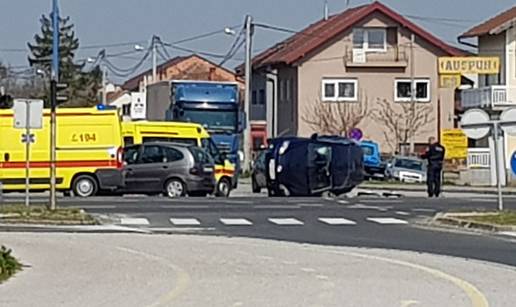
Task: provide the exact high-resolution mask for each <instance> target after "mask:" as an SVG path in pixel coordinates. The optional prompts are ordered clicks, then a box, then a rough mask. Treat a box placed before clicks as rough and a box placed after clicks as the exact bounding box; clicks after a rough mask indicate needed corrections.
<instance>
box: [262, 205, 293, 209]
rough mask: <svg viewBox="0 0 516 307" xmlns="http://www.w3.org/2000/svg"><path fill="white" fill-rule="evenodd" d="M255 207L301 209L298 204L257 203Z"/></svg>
mask: <svg viewBox="0 0 516 307" xmlns="http://www.w3.org/2000/svg"><path fill="white" fill-rule="evenodd" d="M253 208H254V209H299V208H301V207H300V206H297V205H283V206H282V205H256V206H253Z"/></svg>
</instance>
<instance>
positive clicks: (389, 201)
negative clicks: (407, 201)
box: [360, 199, 403, 204]
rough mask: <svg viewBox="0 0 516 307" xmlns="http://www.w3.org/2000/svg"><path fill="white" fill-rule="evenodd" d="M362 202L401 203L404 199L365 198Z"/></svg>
mask: <svg viewBox="0 0 516 307" xmlns="http://www.w3.org/2000/svg"><path fill="white" fill-rule="evenodd" d="M360 202H362V203H364V204H383V203H389V204H400V203H402V202H403V201H401V200H396V199H364V200H361V201H360Z"/></svg>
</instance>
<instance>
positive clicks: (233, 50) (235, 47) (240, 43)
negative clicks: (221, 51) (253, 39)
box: [219, 28, 245, 66]
mask: <svg viewBox="0 0 516 307" xmlns="http://www.w3.org/2000/svg"><path fill="white" fill-rule="evenodd" d="M244 31H245V29H244V28H242V29H241V30H240V32H239V33H238V35H237V36H236V37H235V40H234V41H233V44H232V45H231V47H230V48H229V50H228V52H227V53H226V56H225V57H224V59H222V61H220V63H219V66H222V65H224V64H225V63H226V62H227V61H228V60H230V59H231V58H233V57H234V56H235V54H236V53H237V52H238V50H239V49H240V48H241V47H242V46H243V44H244V43H245V40H242V41H240V40H241V39H242V37H243V35H244Z"/></svg>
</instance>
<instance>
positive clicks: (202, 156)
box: [188, 146, 213, 163]
mask: <svg viewBox="0 0 516 307" xmlns="http://www.w3.org/2000/svg"><path fill="white" fill-rule="evenodd" d="M188 149H189V150H190V152H191V153H192V155H193V157H194V160H195V162H197V163H213V161H212V159H211V157H210V156H209V155H208V154H207V153H206V152H205V151H204V150H202V149H200V148H199V147H193V146H192V147H189V148H188Z"/></svg>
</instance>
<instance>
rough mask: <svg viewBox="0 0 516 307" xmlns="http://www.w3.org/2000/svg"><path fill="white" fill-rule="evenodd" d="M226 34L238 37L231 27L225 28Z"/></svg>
mask: <svg viewBox="0 0 516 307" xmlns="http://www.w3.org/2000/svg"><path fill="white" fill-rule="evenodd" d="M224 33H225V34H227V35H232V36H235V35H236V31H235V30H233V29H232V28H230V27H226V28H224Z"/></svg>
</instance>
